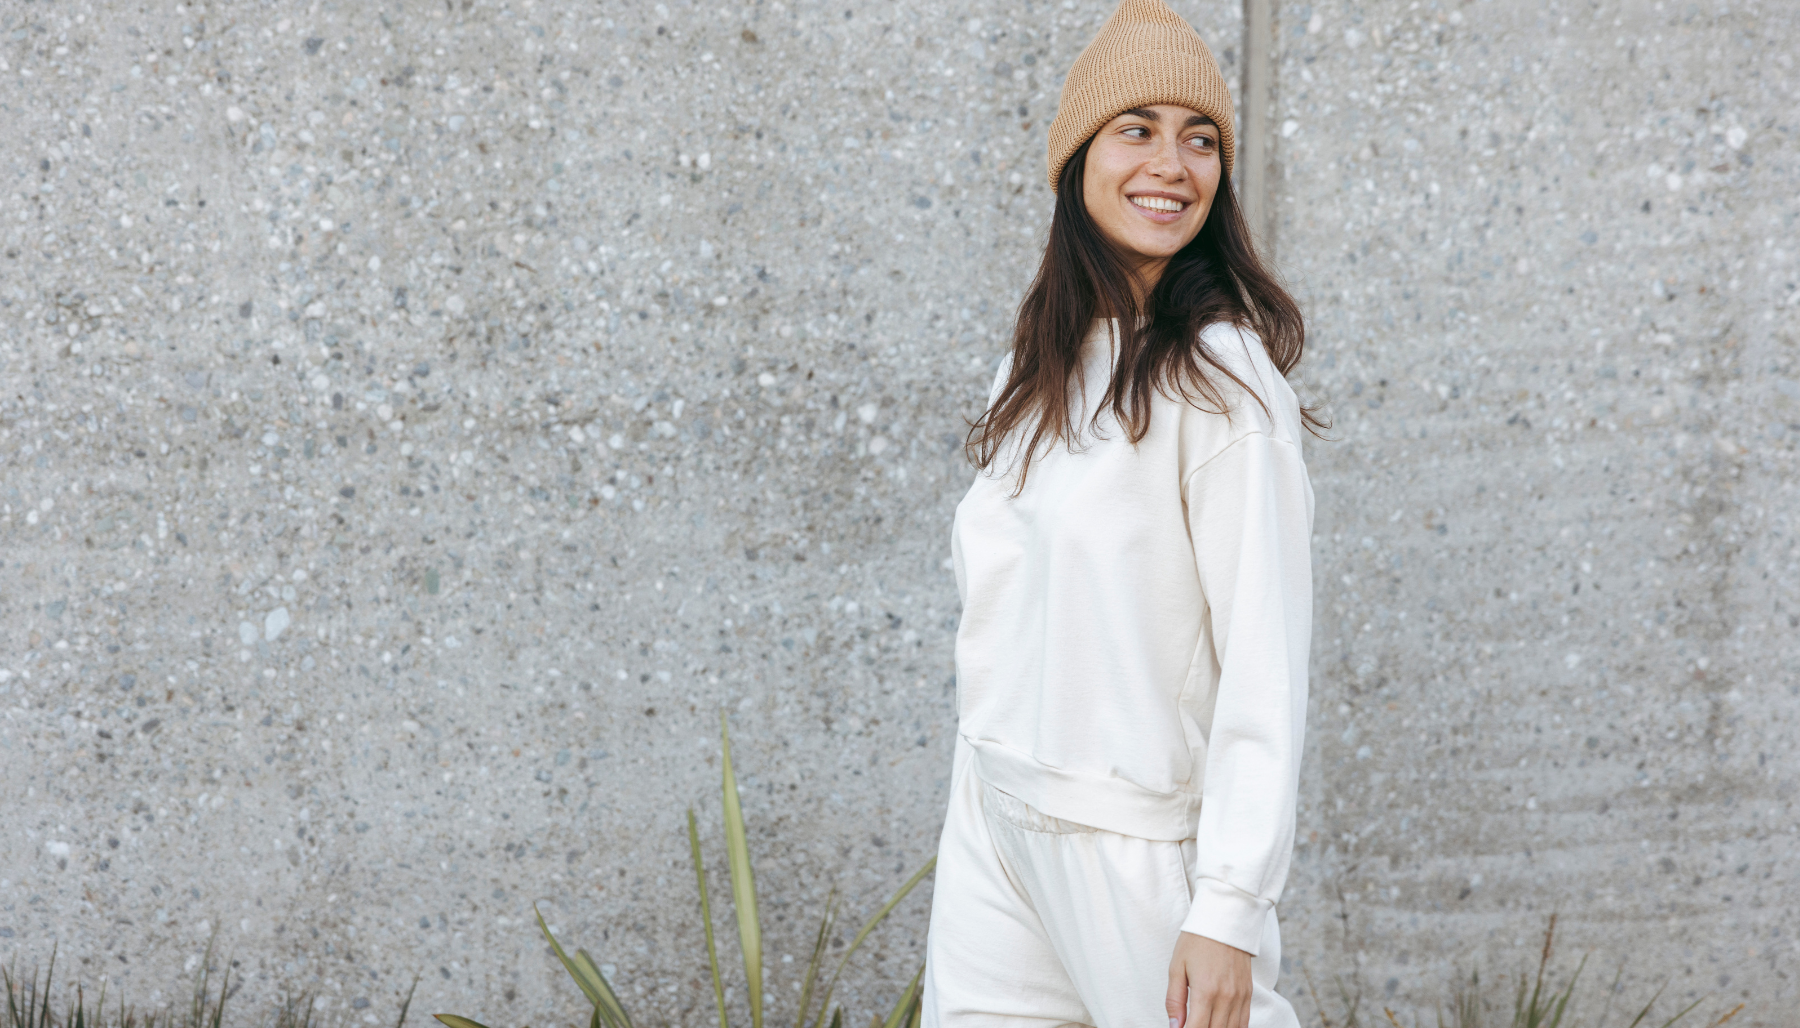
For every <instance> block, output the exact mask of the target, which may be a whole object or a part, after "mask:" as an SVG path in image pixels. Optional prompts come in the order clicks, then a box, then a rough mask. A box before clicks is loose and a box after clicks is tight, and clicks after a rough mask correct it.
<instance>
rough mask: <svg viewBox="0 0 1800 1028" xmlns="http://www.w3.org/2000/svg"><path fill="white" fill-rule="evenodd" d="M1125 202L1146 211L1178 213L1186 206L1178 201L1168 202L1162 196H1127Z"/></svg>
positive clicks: (1168, 200)
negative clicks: (1129, 202) (1127, 201)
mask: <svg viewBox="0 0 1800 1028" xmlns="http://www.w3.org/2000/svg"><path fill="white" fill-rule="evenodd" d="M1126 199H1127V200H1130V201H1131V202H1132V203H1134V204H1137V205H1138V206H1139V207H1142V208H1144V209H1145V210H1148V211H1180V210H1182V209H1183V208H1185V207H1187V204H1185V203H1182V202H1181V201H1180V200H1170V199H1168V198H1167V197H1162V196H1128V197H1126Z"/></svg>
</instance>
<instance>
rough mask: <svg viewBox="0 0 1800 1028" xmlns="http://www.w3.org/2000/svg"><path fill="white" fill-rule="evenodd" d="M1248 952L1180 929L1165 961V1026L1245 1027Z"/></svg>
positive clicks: (1247, 1013)
mask: <svg viewBox="0 0 1800 1028" xmlns="http://www.w3.org/2000/svg"><path fill="white" fill-rule="evenodd" d="M1250 988H1251V982H1250V954H1248V953H1245V952H1244V951H1243V950H1241V949H1238V948H1237V947H1236V946H1227V945H1225V944H1224V943H1222V942H1216V941H1214V940H1212V939H1208V938H1206V937H1205V936H1203V935H1195V934H1193V933H1192V932H1182V933H1181V937H1180V938H1179V939H1178V940H1176V943H1175V957H1174V959H1172V960H1170V961H1169V994H1168V997H1167V998H1166V999H1165V1000H1164V1001H1163V1007H1164V1009H1166V1010H1167V1011H1168V1013H1169V1028H1249V1026H1250Z"/></svg>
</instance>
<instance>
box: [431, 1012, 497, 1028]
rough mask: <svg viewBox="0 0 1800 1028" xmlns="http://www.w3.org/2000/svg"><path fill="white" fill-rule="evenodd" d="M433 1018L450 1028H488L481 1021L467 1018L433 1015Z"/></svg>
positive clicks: (451, 1015)
mask: <svg viewBox="0 0 1800 1028" xmlns="http://www.w3.org/2000/svg"><path fill="white" fill-rule="evenodd" d="M431 1016H432V1017H435V1018H437V1019H438V1020H440V1021H442V1022H444V1023H445V1024H446V1025H449V1026H450V1028H487V1025H485V1024H482V1023H481V1022H480V1021H473V1020H470V1019H469V1018H466V1017H458V1016H457V1015H455V1014H432V1015H431Z"/></svg>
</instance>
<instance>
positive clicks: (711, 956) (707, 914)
mask: <svg viewBox="0 0 1800 1028" xmlns="http://www.w3.org/2000/svg"><path fill="white" fill-rule="evenodd" d="M687 815H688V848H689V849H691V850H693V853H694V880H695V882H696V883H697V884H698V886H699V889H700V920H701V922H702V923H704V924H705V925H706V962H707V963H708V964H709V965H711V967H712V986H713V1002H714V1003H717V1004H718V1007H719V1028H731V1026H730V1024H729V1023H728V1022H727V1021H726V1019H725V981H724V979H723V978H721V977H720V976H719V947H718V945H717V944H716V943H714V942H713V922H712V900H711V899H710V898H708V896H707V892H706V864H705V863H704V862H703V861H701V859H700V828H699V826H698V825H696V824H695V822H694V808H693V807H689V808H688V812H687Z"/></svg>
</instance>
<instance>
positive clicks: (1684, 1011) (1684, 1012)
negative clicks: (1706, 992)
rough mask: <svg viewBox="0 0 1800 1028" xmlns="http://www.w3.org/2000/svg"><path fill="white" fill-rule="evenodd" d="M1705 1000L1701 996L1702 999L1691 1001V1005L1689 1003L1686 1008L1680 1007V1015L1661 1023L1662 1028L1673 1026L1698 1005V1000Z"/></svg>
mask: <svg viewBox="0 0 1800 1028" xmlns="http://www.w3.org/2000/svg"><path fill="white" fill-rule="evenodd" d="M1705 998H1706V997H1705V996H1702V997H1700V999H1697V1000H1695V1001H1693V1002H1692V1003H1689V1004H1688V1005H1687V1006H1685V1007H1682V1008H1681V1013H1679V1014H1676V1015H1675V1016H1674V1017H1671V1018H1669V1019H1668V1020H1667V1021H1664V1022H1663V1023H1662V1028H1669V1026H1670V1025H1672V1024H1674V1023H1675V1022H1676V1021H1679V1020H1681V1019H1682V1018H1684V1017H1686V1016H1688V1013H1689V1012H1690V1011H1692V1010H1693V1009H1694V1008H1695V1007H1697V1006H1699V1005H1700V1000H1703V999H1705Z"/></svg>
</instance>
